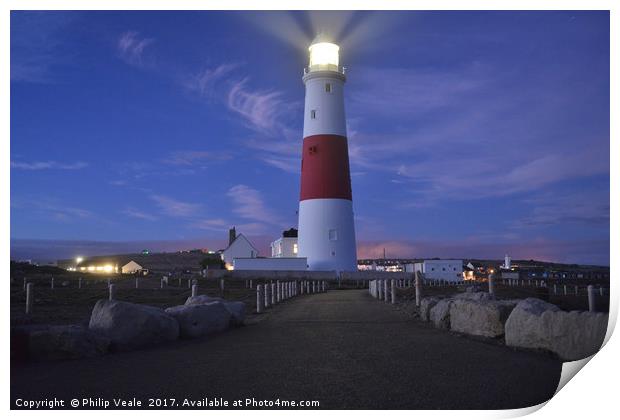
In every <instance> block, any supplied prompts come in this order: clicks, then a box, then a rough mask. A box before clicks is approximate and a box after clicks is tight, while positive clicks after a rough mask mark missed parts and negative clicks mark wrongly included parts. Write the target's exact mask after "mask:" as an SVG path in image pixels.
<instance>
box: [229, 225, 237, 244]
mask: <svg viewBox="0 0 620 420" xmlns="http://www.w3.org/2000/svg"><path fill="white" fill-rule="evenodd" d="M236 238H237V231H236V230H235V227H234V226H233V227H232V229H228V246H230V244H232V243H233V242H234V240H235V239H236Z"/></svg>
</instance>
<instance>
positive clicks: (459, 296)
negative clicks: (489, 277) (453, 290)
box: [452, 292, 492, 301]
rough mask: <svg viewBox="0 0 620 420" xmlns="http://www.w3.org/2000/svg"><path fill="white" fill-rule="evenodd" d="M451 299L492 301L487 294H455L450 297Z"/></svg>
mask: <svg viewBox="0 0 620 420" xmlns="http://www.w3.org/2000/svg"><path fill="white" fill-rule="evenodd" d="M452 299H467V300H475V301H480V300H489V299H492V297H491V295H490V294H489V293H488V292H465V293H457V294H456V295H453V296H452Z"/></svg>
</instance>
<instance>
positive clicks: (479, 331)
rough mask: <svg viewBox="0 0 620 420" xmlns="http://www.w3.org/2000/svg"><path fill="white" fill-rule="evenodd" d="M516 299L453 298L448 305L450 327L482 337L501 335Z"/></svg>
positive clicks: (453, 329)
mask: <svg viewBox="0 0 620 420" xmlns="http://www.w3.org/2000/svg"><path fill="white" fill-rule="evenodd" d="M516 305H517V301H512V300H510V301H502V300H489V299H487V298H483V299H479V300H470V299H455V300H454V301H453V302H452V305H451V306H450V329H451V330H452V331H455V332H460V333H464V334H471V335H478V336H482V337H491V338H495V337H501V336H502V335H504V324H505V323H506V320H507V319H508V316H509V315H510V313H511V312H512V310H513V309H514V307H515V306H516Z"/></svg>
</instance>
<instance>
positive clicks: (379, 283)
mask: <svg viewBox="0 0 620 420" xmlns="http://www.w3.org/2000/svg"><path fill="white" fill-rule="evenodd" d="M375 282H376V284H377V299H379V300H381V299H383V280H381V279H377V280H375Z"/></svg>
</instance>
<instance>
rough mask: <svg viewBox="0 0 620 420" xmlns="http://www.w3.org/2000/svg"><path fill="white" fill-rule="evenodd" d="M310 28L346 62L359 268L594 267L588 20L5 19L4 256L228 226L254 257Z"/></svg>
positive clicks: (601, 57) (604, 70)
mask: <svg viewBox="0 0 620 420" xmlns="http://www.w3.org/2000/svg"><path fill="white" fill-rule="evenodd" d="M319 30H329V31H330V32H331V33H332V34H333V35H334V37H335V38H336V41H337V42H338V43H340V44H341V62H342V63H343V64H344V65H345V66H346V67H347V73H348V81H347V85H346V97H345V101H346V108H347V109H346V110H347V125H348V135H349V147H350V159H351V171H352V186H353V199H354V208H355V217H356V229H357V236H358V249H359V255H360V257H379V256H380V255H382V253H383V248H386V250H387V254H388V255H389V256H393V257H433V256H443V257H448V256H451V257H463V258H467V257H471V258H476V257H478V258H498V259H499V258H501V257H503V254H504V252H508V253H510V254H512V255H513V256H514V257H515V258H539V259H547V260H554V261H561V262H578V263H595V264H604V265H608V264H609V15H608V13H607V12H475V11H470V12H374V13H371V12H363V13H360V12H357V13H353V12H345V13H308V12H297V13H286V12H277V13H274V12H263V13H253V12H208V11H207V12H13V13H12V14H11V238H12V254H14V255H15V256H18V257H22V258H23V257H26V256H28V254H29V253H31V254H36V255H39V254H37V252H38V253H40V252H48V254H49V256H54V257H55V256H61V255H62V256H64V255H67V256H71V255H74V254H75V253H76V252H85V251H86V252H90V253H97V252H99V251H101V252H103V250H104V248H105V251H106V252H108V251H114V250H116V249H118V250H121V251H126V249H128V248H132V247H134V245H135V247H139V246H143V245H144V244H148V246H150V247H152V248H154V249H162V250H164V249H167V250H170V249H174V248H178V247H189V246H204V247H220V246H223V245H224V243H225V241H226V238H227V234H226V231H227V229H228V228H229V227H230V226H232V225H235V226H237V229H238V231H241V232H243V233H245V234H247V235H248V236H250V237H252V238H253V239H254V240H255V241H256V243H257V245H258V246H259V247H260V248H261V249H262V250H264V251H266V245H267V244H268V242H269V241H270V240H273V239H275V238H276V237H277V236H278V235H279V233H280V232H281V231H282V230H283V229H285V228H288V227H290V226H295V225H296V221H297V220H296V219H297V216H296V210H297V205H298V197H299V167H300V155H301V135H302V134H301V133H302V111H303V96H304V88H303V84H302V82H301V75H302V69H303V67H304V65H306V64H307V63H306V61H307V54H306V51H307V50H306V47H307V45H308V44H309V42H310V41H311V39H312V38H313V36H314V34H315V33H316V32H317V31H319ZM92 241H97V243H98V244H99V248H97V246H94V245H92ZM87 244H89V245H87ZM128 244H129V245H128ZM89 247H90V248H89ZM41 248H43V249H44V251H41ZM35 250H36V252H35ZM46 256H47V255H46Z"/></svg>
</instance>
